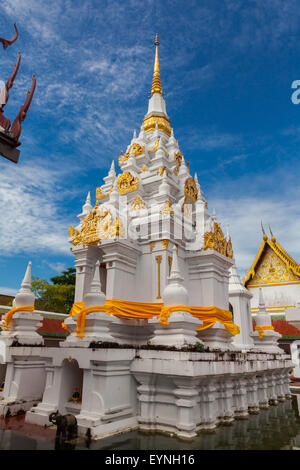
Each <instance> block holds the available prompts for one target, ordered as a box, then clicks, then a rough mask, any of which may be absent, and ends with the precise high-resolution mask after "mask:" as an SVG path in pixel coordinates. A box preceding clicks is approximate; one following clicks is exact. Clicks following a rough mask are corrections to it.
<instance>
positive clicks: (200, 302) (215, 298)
mask: <svg viewBox="0 0 300 470" xmlns="http://www.w3.org/2000/svg"><path fill="white" fill-rule="evenodd" d="M187 263H188V266H189V284H188V292H189V298H190V305H194V306H200V307H202V306H214V307H219V308H222V309H225V310H228V306H229V297H228V282H229V274H228V269H229V267H230V266H231V264H232V263H231V261H230V260H229V259H228V258H225V257H224V256H222V255H219V254H218V253H216V252H215V253H201V255H199V254H196V253H195V255H194V256H193V255H190V257H189V258H188V260H187Z"/></svg>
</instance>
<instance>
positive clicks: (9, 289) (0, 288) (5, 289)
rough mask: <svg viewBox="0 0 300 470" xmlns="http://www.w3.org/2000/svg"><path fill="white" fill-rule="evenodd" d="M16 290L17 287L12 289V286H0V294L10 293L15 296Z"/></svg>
mask: <svg viewBox="0 0 300 470" xmlns="http://www.w3.org/2000/svg"><path fill="white" fill-rule="evenodd" d="M17 292H18V289H14V288H12V287H3V286H0V294H2V295H12V296H15V295H16V293H17Z"/></svg>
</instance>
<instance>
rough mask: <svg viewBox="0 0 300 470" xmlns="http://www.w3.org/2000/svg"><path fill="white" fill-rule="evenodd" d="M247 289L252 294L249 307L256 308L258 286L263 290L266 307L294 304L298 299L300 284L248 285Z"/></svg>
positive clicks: (299, 296) (299, 297) (299, 298)
mask: <svg viewBox="0 0 300 470" xmlns="http://www.w3.org/2000/svg"><path fill="white" fill-rule="evenodd" d="M248 287H249V291H250V292H251V294H253V298H252V299H251V309H256V308H258V298H259V288H260V287H261V288H262V290H263V296H264V299H265V304H266V308H267V309H268V307H276V306H279V307H283V309H282V310H284V308H285V307H287V306H292V305H295V303H296V302H297V301H299V300H300V284H299V283H295V284H282V285H274V286H263V285H262V286H254V287H251V286H248Z"/></svg>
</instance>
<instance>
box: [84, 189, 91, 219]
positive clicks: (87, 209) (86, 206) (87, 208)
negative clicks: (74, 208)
mask: <svg viewBox="0 0 300 470" xmlns="http://www.w3.org/2000/svg"><path fill="white" fill-rule="evenodd" d="M91 209H92V204H91V193H90V191H89V192H88V193H87V197H86V200H85V203H84V205H83V206H82V214H83V215H84V214H88V213H89V212H90V210H91Z"/></svg>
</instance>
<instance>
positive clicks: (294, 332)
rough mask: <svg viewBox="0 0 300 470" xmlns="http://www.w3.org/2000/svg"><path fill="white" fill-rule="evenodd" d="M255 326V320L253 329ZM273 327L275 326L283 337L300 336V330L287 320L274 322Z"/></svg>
mask: <svg viewBox="0 0 300 470" xmlns="http://www.w3.org/2000/svg"><path fill="white" fill-rule="evenodd" d="M255 325H256V323H255V320H253V327H255ZM272 325H273V326H274V330H275V331H277V333H280V334H281V335H283V336H300V330H298V328H296V327H295V326H293V325H291V324H290V323H288V322H287V321H286V320H272Z"/></svg>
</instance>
